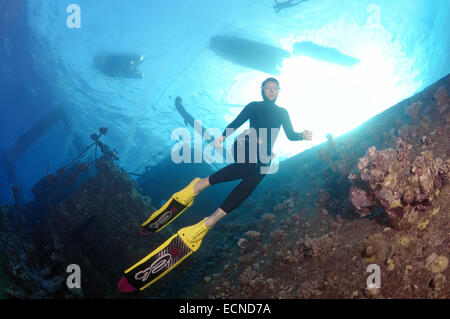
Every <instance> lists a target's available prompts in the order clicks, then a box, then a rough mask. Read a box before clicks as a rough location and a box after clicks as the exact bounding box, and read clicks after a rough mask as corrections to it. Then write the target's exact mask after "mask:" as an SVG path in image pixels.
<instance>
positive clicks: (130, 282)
mask: <svg viewBox="0 0 450 319" xmlns="http://www.w3.org/2000/svg"><path fill="white" fill-rule="evenodd" d="M205 220H206V218H205V219H203V220H202V221H201V222H199V223H197V224H195V225H193V226H189V227H184V228H181V229H180V230H179V231H178V232H177V233H176V234H175V235H173V236H172V237H170V238H169V239H168V240H167V241H166V242H164V244H162V245H161V246H159V247H158V248H156V249H155V250H154V251H152V252H151V253H150V254H149V255H147V256H146V257H145V258H143V259H142V260H140V261H139V262H137V263H136V264H135V265H133V266H132V267H130V268H129V269H127V270H125V273H124V276H123V277H122V278H121V279H120V281H119V283H118V284H117V288H118V289H119V291H121V292H123V293H127V292H132V291H135V290H136V289H139V290H144V289H145V288H147V287H148V286H150V285H151V284H153V283H154V282H156V281H157V280H159V279H160V278H161V277H163V276H164V275H165V274H167V273H168V272H169V271H171V270H172V269H174V268H175V267H176V266H178V265H179V264H180V263H181V262H182V261H183V260H184V259H186V258H187V257H188V256H189V255H191V254H192V253H193V252H195V251H197V250H198V249H199V248H200V245H201V243H202V240H203V238H204V237H205V235H206V234H207V233H208V231H209V229H210V228H208V227H207V226H206V224H205Z"/></svg>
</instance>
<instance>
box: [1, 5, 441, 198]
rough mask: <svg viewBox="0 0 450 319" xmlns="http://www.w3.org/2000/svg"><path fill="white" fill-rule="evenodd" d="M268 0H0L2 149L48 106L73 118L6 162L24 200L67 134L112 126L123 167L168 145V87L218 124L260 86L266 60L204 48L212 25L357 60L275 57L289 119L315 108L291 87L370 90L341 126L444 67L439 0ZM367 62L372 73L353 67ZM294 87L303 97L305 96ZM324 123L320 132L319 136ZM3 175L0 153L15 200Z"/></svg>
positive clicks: (360, 93) (337, 96) (355, 96)
mask: <svg viewBox="0 0 450 319" xmlns="http://www.w3.org/2000/svg"><path fill="white" fill-rule="evenodd" d="M72 3H75V4H77V5H78V6H79V7H80V9H81V15H80V17H81V28H79V29H77V28H74V29H71V28H68V26H67V18H68V17H69V15H70V13H67V12H66V9H67V7H68V6H69V5H70V4H72ZM272 4H273V3H272V1H270V0H228V1H210V0H195V1H194V0H184V1H181V0H173V1H158V2H156V1H147V0H135V1H132V2H130V1H125V0H114V1H111V0H96V1H90V0H75V1H73V0H70V1H69V0H67V1H66V0H28V1H26V0H23V1H19V0H14V1H10V0H1V3H0V9H1V10H0V26H1V32H0V49H1V51H0V112H1V113H0V114H1V115H0V151H3V150H9V149H10V148H11V147H12V146H13V145H14V144H15V143H16V141H17V140H18V139H19V138H20V136H21V135H22V134H24V133H25V132H27V130H29V129H30V128H32V127H33V125H35V124H36V123H37V121H39V120H40V119H42V118H44V117H45V115H46V114H48V112H49V111H50V110H52V109H54V108H55V107H56V106H62V107H63V108H64V110H65V113H66V114H67V117H68V118H69V119H70V121H71V122H72V125H73V131H71V132H69V131H68V130H67V129H66V127H65V126H64V125H62V124H61V123H58V124H57V125H55V126H53V127H52V128H51V129H49V130H48V131H46V132H45V134H44V135H43V136H42V137H41V138H40V139H38V140H37V142H36V143H35V144H34V145H32V146H31V147H30V148H29V149H28V150H27V151H26V152H25V153H24V154H23V155H22V156H21V157H20V158H19V159H18V160H17V161H16V162H15V163H14V172H15V175H16V179H17V180H16V182H15V183H14V184H18V186H19V187H20V188H21V190H22V191H23V193H24V196H25V200H27V201H30V200H32V199H33V196H32V194H31V188H32V187H33V185H34V184H35V183H36V182H38V181H39V180H40V179H41V178H42V176H44V175H45V174H46V173H47V171H48V172H50V173H54V172H55V171H56V170H57V169H58V168H59V167H61V166H62V165H64V164H66V163H67V162H68V161H70V159H71V158H72V157H73V156H74V155H75V154H76V153H77V151H79V145H76V143H75V142H76V141H79V142H80V143H81V144H84V145H87V144H89V143H90V142H91V140H90V139H89V136H90V134H91V133H94V132H97V129H98V128H99V127H100V126H106V127H108V128H109V132H108V134H107V136H105V137H104V139H103V141H104V142H105V143H106V144H108V145H110V146H111V147H112V148H115V149H117V151H118V153H119V157H120V161H119V162H118V164H119V165H120V166H122V167H124V168H125V169H127V170H129V171H134V170H135V169H136V168H139V167H140V166H141V165H142V164H143V163H147V165H154V164H156V163H157V162H158V161H159V160H162V159H163V158H165V157H166V156H168V155H169V154H170V149H169V150H167V147H168V146H169V145H170V144H172V143H173V141H172V140H171V139H170V136H171V133H172V131H173V130H174V129H175V128H177V127H184V126H185V124H184V123H183V119H182V118H181V116H179V114H178V113H176V111H175V109H174V107H173V104H174V98H175V97H176V96H181V97H182V98H183V102H184V104H185V106H186V109H187V110H188V111H189V112H190V113H191V114H192V115H193V116H194V118H196V119H200V120H202V121H203V124H204V125H205V126H207V127H216V128H219V129H223V128H224V127H225V126H226V125H227V123H229V121H230V120H232V119H233V118H234V116H236V114H237V113H238V112H239V111H240V109H241V107H242V106H244V105H245V104H247V103H248V102H250V101H252V100H256V99H260V96H259V85H260V83H261V81H262V80H264V79H265V78H266V77H267V76H268V74H264V73H263V72H260V71H257V70H252V69H250V68H247V67H244V66H241V65H238V64H235V63H232V62H230V61H228V60H225V59H223V58H221V57H219V56H218V55H216V54H214V53H213V52H212V51H211V50H209V49H208V43H209V38H210V37H212V36H216V35H228V36H237V37H243V38H247V39H252V40H254V41H259V42H262V43H266V44H270V45H273V46H277V47H280V48H283V49H285V50H287V51H289V52H292V45H293V43H294V42H296V41H314V42H315V43H317V44H320V45H322V46H328V47H333V48H337V49H339V50H340V51H341V52H344V53H346V54H348V55H350V56H355V57H357V58H358V59H360V60H361V61H362V62H361V63H362V64H361V66H360V67H359V69H358V67H356V69H352V70H353V71H354V72H355V73H349V72H350V71H348V69H345V70H344V69H336V68H331V67H329V66H324V65H322V64H321V65H319V64H317V65H316V64H314V63H316V62H314V61H310V60H302V61H300V62H299V61H293V60H291V61H287V62H286V63H285V64H284V68H283V70H281V75H280V79H281V83H282V89H283V90H284V91H282V92H283V94H284V97H281V96H280V99H279V102H280V104H282V105H283V106H285V107H286V108H287V109H288V110H289V112H290V114H291V117H293V124H294V126H295V127H296V128H298V130H300V129H301V128H302V127H303V126H305V125H306V124H307V123H304V122H302V121H306V122H313V121H312V119H309V118H308V116H306V115H305V117H302V111H300V112H299V113H296V112H295V109H294V107H295V105H294V104H295V103H294V102H293V101H300V102H299V103H302V105H304V104H306V103H311V105H313V106H311V108H315V109H319V110H320V108H321V107H322V106H324V105H325V104H329V103H328V102H329V101H328V100H321V99H320V98H322V95H323V96H326V95H327V94H320V93H317V92H332V94H331V95H333V96H332V98H334V100H336V103H337V105H339V103H342V105H347V104H351V103H353V104H355V105H361V101H366V100H370V101H368V104H367V105H369V107H366V108H367V109H368V110H366V111H368V113H365V114H362V113H361V114H359V113H358V111H355V110H350V109H349V110H344V111H343V112H352V113H353V114H354V116H355V118H357V121H356V122H355V123H350V124H345V127H344V128H342V127H340V128H337V129H336V134H341V133H343V132H344V131H345V130H346V129H348V130H350V129H352V128H354V127H355V126H357V125H359V124H361V122H362V121H364V120H367V119H368V118H369V117H370V116H373V115H375V114H377V113H378V112H380V111H382V110H383V109H370V107H372V105H374V106H381V107H382V108H384V109H385V108H387V107H389V106H392V105H394V104H395V103H397V102H399V101H400V100H402V99H404V98H406V97H408V96H411V95H412V94H414V93H415V92H417V91H419V90H421V89H423V88H425V87H426V86H428V85H430V84H432V83H434V82H435V81H437V80H438V79H440V78H441V77H443V76H445V75H446V74H447V73H448V72H449V71H450V56H449V53H448V52H450V37H449V35H448V30H450V19H449V18H450V1H448V0H433V1H430V0H397V1H392V0H384V1H381V0H372V1H364V0H361V1H354V0H341V1H336V0H323V1H322V0H309V1H306V2H304V3H302V4H300V5H298V6H296V7H293V8H289V9H286V10H282V11H280V12H279V13H275V12H274V10H273V8H272ZM102 51H113V52H136V53H139V54H142V55H144V57H145V62H144V63H143V64H142V65H141V67H140V69H141V70H142V71H143V72H144V74H145V76H144V79H141V80H134V79H122V78H120V79H119V78H111V77H107V76H105V75H104V74H101V73H100V72H99V71H98V70H96V68H95V67H94V66H93V57H94V55H95V54H97V53H98V52H102ZM374 61H377V63H378V64H375V62H374ZM296 63H297V64H296ZM380 63H381V64H380ZM296 68H298V69H296ZM353 71H352V72H353ZM333 72H334V73H333ZM367 72H375V73H374V76H368V77H367V78H363V77H362V76H363V75H364V74H366V75H367ZM352 79H353V80H352ZM355 79H357V80H355ZM283 80H284V82H283ZM364 83H366V84H367V85H366V86H364ZM283 84H284V86H283ZM308 85H311V89H309V87H308ZM296 86H297V87H296ZM302 87H308V90H305V91H302ZM298 88H299V89H298ZM294 91H295V92H297V91H298V92H300V93H299V95H298V96H297V95H295V94H294V93H293V92H294ZM285 92H286V93H285ZM308 92H313V93H308ZM308 94H311V96H309V95H308ZM305 96H306V97H308V99H309V100H302V98H305ZM349 101H351V103H347V102H349ZM314 102H315V103H316V104H313V103H314ZM369 102H370V103H369ZM359 109H364V108H361V107H359ZM324 113H325V114H326V112H324V111H321V112H320V114H324ZM309 116H310V117H311V118H315V119H316V120H318V116H314V115H309ZM334 116H335V115H334V113H330V117H331V118H334ZM324 120H326V119H324ZM326 125H329V124H326ZM326 125H323V126H326ZM317 130H320V129H319V128H318V129H317ZM325 133H326V132H325V131H324V132H323V134H322V133H321V132H318V137H319V139H318V140H319V141H320V136H321V134H322V135H323V136H324V135H325ZM280 143H281V144H280V145H286V146H283V147H282V148H281V149H280V150H279V152H280V153H281V155H282V157H281V158H286V157H289V156H292V155H294V154H296V153H298V152H299V151H301V150H302V149H301V148H298V147H297V146H295V145H292V144H283V143H282V142H280ZM307 147H310V145H309V146H307ZM12 184H13V182H12V180H11V176H8V172H7V171H6V169H5V166H4V161H3V162H0V201H1V203H11V202H12V195H11V191H10V189H11V186H12Z"/></svg>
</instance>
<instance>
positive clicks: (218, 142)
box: [214, 135, 225, 148]
mask: <svg viewBox="0 0 450 319" xmlns="http://www.w3.org/2000/svg"><path fill="white" fill-rule="evenodd" d="M223 141H225V136H223V135H222V136H219V137H218V138H216V139H215V140H214V144H215V145H216V147H217V148H223V145H222V143H223Z"/></svg>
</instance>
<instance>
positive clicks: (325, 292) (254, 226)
mask: <svg viewBox="0 0 450 319" xmlns="http://www.w3.org/2000/svg"><path fill="white" fill-rule="evenodd" d="M449 81H450V76H447V77H446V78H444V79H442V80H441V81H439V82H438V83H436V84H435V85H433V86H430V87H429V88H427V89H426V90H424V91H423V92H420V93H419V94H417V95H416V96H414V97H412V98H410V99H408V100H405V101H403V102H401V103H400V104H399V105H397V106H395V107H393V108H392V109H391V110H388V111H386V112H385V113H384V114H381V115H380V116H377V118H375V119H372V120H371V121H369V122H368V123H367V124H366V125H365V126H362V127H361V128H360V129H359V131H356V132H355V133H354V134H353V135H348V136H344V137H342V138H339V139H335V140H334V139H331V138H329V141H328V143H327V144H326V145H323V146H320V147H319V150H317V151H315V153H314V152H313V151H311V153H312V154H313V155H309V154H308V153H307V152H305V154H301V155H299V156H298V158H293V159H291V160H288V161H286V164H285V166H282V165H281V166H280V170H279V174H278V175H276V176H271V177H268V178H267V180H270V182H267V183H266V184H264V183H263V184H262V185H261V188H262V189H260V190H256V194H255V195H253V198H254V199H256V202H258V198H264V199H265V200H264V201H263V200H261V199H260V200H259V202H262V203H263V204H262V205H261V207H255V209H257V210H259V211H260V212H261V214H260V216H261V217H260V218H259V220H256V221H252V222H249V223H247V225H246V226H245V225H242V224H240V229H242V235H241V236H239V238H242V239H241V240H240V245H239V246H237V245H236V246H237V248H238V249H240V256H239V258H237V259H233V260H230V259H228V260H227V261H226V263H227V272H226V273H218V274H216V276H215V277H214V278H211V280H209V281H208V282H207V283H206V288H204V289H202V290H200V291H199V292H198V291H197V293H198V296H200V297H208V298H350V299H354V298H356V299H367V298H369V299H379V298H448V297H449V288H450V286H449V283H448V280H447V279H448V278H449V275H450V267H448V258H449V255H448V247H449V246H450V236H449V234H450V223H449V222H448V221H449V213H450V185H449V184H448V175H449V166H450V162H449V145H450V144H449V143H448V141H449V135H448V134H449V133H448V132H449V127H450V117H449V115H448V113H449V112H448V104H449V103H448V94H447V90H448V83H449ZM358 139H359V140H358ZM314 156H316V157H319V158H320V159H321V160H322V161H321V162H319V163H321V164H319V163H317V162H312V161H313V159H314ZM293 172H298V174H297V175H296V174H293ZM274 183H275V184H276V185H278V187H277V189H271V187H270V185H273V184H274ZM289 194H295V195H293V196H290V195H289ZM311 194H316V195H315V196H311ZM268 198H270V199H272V200H268ZM289 203H293V205H292V204H291V205H289ZM268 207H269V208H268ZM355 212H356V213H355ZM341 216H343V217H341ZM361 217H364V218H361ZM249 230H252V233H253V231H256V232H258V236H257V238H258V239H257V241H254V242H253V244H252V246H251V245H250V236H247V235H245V233H246V232H247V231H249ZM218 258H219V259H220V258H221V257H220V255H218ZM369 265H377V266H379V269H380V272H381V287H379V288H377V287H369V286H367V280H368V277H369V275H370V273H369V272H368V269H369V268H368V267H369ZM216 267H219V266H216ZM224 283H226V288H224Z"/></svg>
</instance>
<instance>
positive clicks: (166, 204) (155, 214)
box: [141, 197, 173, 227]
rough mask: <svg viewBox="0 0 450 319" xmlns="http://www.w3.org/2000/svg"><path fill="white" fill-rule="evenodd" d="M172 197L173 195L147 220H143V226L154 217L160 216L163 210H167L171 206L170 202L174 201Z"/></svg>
mask: <svg viewBox="0 0 450 319" xmlns="http://www.w3.org/2000/svg"><path fill="white" fill-rule="evenodd" d="M172 199H173V198H172V197H171V198H169V200H168V201H167V202H166V203H165V204H164V205H163V206H162V207H161V208H160V209H158V210H157V211H156V212H154V213H153V214H152V215H151V216H150V217H149V218H148V219H147V220H146V221H145V222H143V223H142V224H141V226H142V227H144V226H145V225H147V224H148V223H150V222H151V221H152V220H153V219H155V218H156V217H158V216H159V215H160V214H161V213H162V212H163V211H165V210H166V208H167V207H169V205H170V202H171V201H172Z"/></svg>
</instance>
